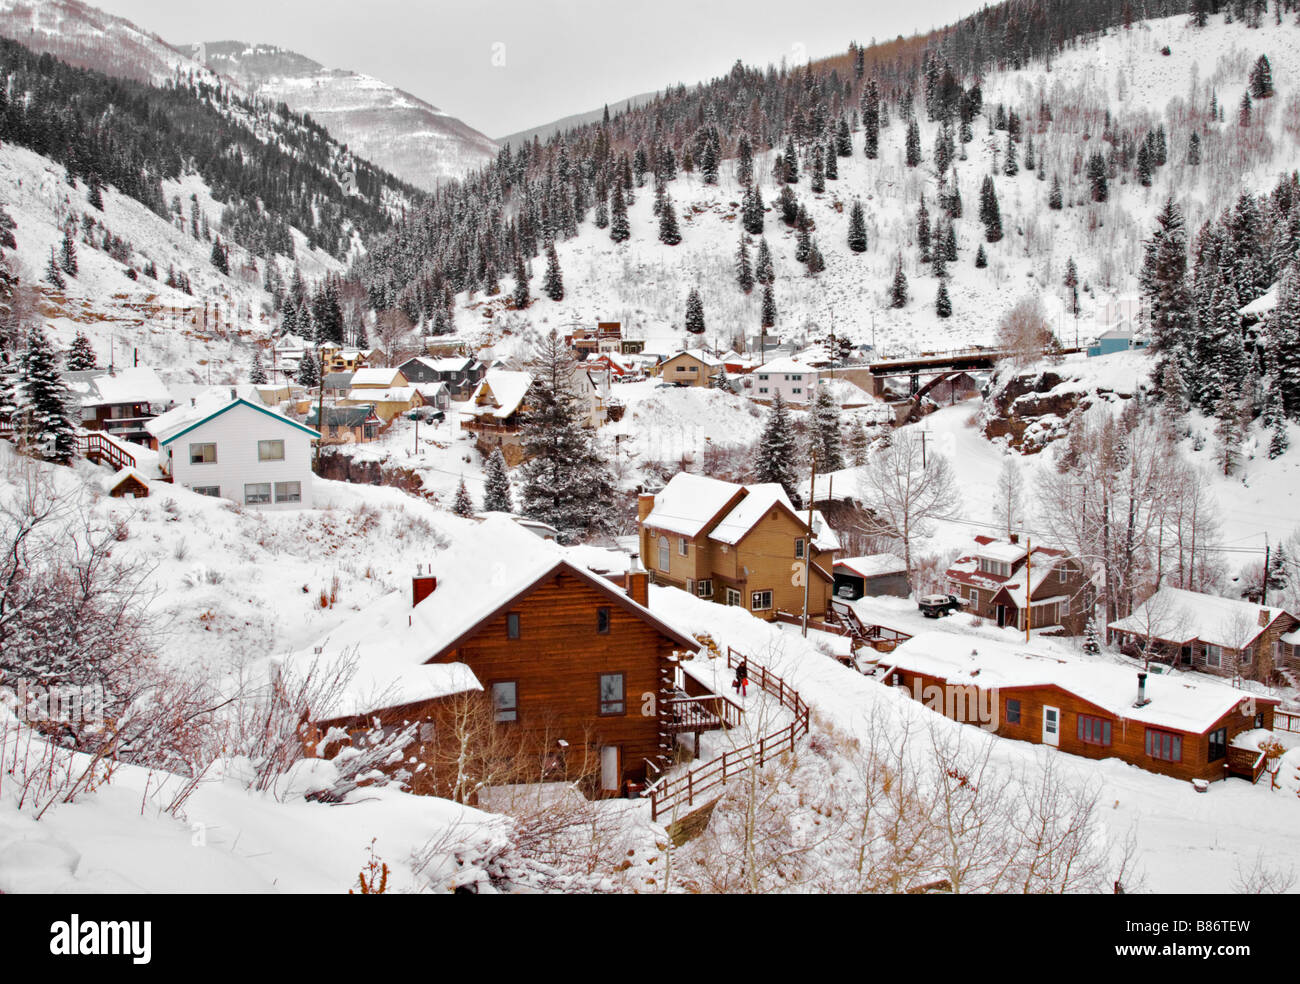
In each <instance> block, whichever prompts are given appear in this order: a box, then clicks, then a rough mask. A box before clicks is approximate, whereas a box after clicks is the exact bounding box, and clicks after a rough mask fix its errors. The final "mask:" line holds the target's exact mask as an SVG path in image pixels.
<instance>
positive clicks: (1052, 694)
mask: <svg viewBox="0 0 1300 984" xmlns="http://www.w3.org/2000/svg"><path fill="white" fill-rule="evenodd" d="M886 682H888V683H890V684H893V685H897V686H901V687H903V688H904V689H905V690H906V691H907V693H908V694H909V695H912V696H915V695H916V693H917V691H916V687H917V685H918V684H919V686H920V693H921V695H922V697H924V695H925V688H926V687H929V686H937V687H939V688H940V689H941V690H944V689H945V688H946V685H947V681H946V680H944V679H943V678H940V677H934V676H930V675H928V674H924V673H914V672H911V671H909V670H903V669H898V668H891V669H890V671H889V672H888V674H887V676H886ZM954 686H955V687H962V688H963V689H965V685H962V684H955V685H954ZM1136 688H1137V681H1136V678H1135V680H1134V691H1135V693H1134V696H1136ZM969 690H971V691H976V692H977V693H976V694H975V695H974V697H975V699H974V700H963V701H953V702H951V704H950V702H948V701H946V700H945V702H944V706H943V707H942V708H939V709H938V710H939V712H940V713H942V714H944V716H946V717H950V718H952V719H953V720H955V721H960V722H962V723H964V724H972V725H979V724H980V721H979V720H978V718H977V717H976V718H972V717H971V715H969V714H967V715H962V714H960V713H958V712H960V711H962V710H969V709H970V708H971V707H976V708H978V707H979V706H980V702H981V701H987V700H988V699H989V698H987V697H986V696H985V694H986V693H987V691H984V690H981V689H980V688H978V687H970V688H969ZM1247 697H1248V695H1247V694H1245V693H1243V694H1242V699H1243V700H1244V699H1246V698H1247ZM997 699H998V706H997V728H996V729H995V730H994V733H995V734H997V735H998V736H1000V737H1002V738H1014V739H1016V740H1017V741H1028V742H1033V743H1034V744H1043V707H1044V706H1048V707H1055V708H1056V709H1057V710H1058V712H1059V716H1058V720H1057V728H1058V731H1057V738H1058V742H1059V744H1058V745H1057V747H1058V748H1060V750H1061V751H1063V752H1069V753H1070V754H1071V755H1080V756H1082V757H1084V758H1090V759H1105V758H1119V759H1123V760H1124V761H1125V762H1129V763H1130V764H1132V765H1136V766H1138V767H1139V768H1142V769H1146V770H1147V771H1148V772H1158V773H1160V774H1162V775H1167V776H1173V777H1174V778H1177V779H1209V780H1214V779H1223V778H1226V776H1227V774H1228V758H1227V757H1226V756H1224V757H1221V758H1217V759H1213V760H1211V759H1210V758H1209V736H1210V734H1211V733H1212V732H1214V731H1216V730H1218V729H1220V728H1223V729H1224V730H1225V732H1226V738H1225V743H1226V744H1227V745H1229V746H1230V745H1231V744H1232V739H1233V738H1234V737H1235V736H1236V735H1238V734H1240V733H1241V732H1243V731H1249V730H1251V729H1253V728H1254V727H1255V718H1254V717H1252V716H1249V715H1245V714H1242V713H1241V711H1240V710H1239V709H1238V708H1236V707H1233V708H1232V709H1230V710H1229V711H1228V712H1227V713H1225V714H1224V715H1223V716H1221V717H1220V718H1219V719H1218V720H1217V721H1215V722H1214V724H1212V725H1210V727H1208V728H1206V729H1205V730H1204V731H1202V732H1199V733H1197V732H1188V731H1181V730H1179V729H1177V728H1172V727H1167V726H1166V727H1162V726H1157V725H1147V724H1146V723H1145V722H1142V721H1134V720H1131V719H1129V718H1123V717H1118V716H1116V715H1115V714H1114V713H1112V712H1111V711H1108V710H1106V709H1105V708H1103V707H1099V706H1097V705H1096V704H1093V703H1091V702H1089V701H1086V700H1084V699H1083V698H1081V697H1078V696H1076V695H1075V694H1073V693H1070V692H1069V691H1067V690H1063V689H1062V688H1060V687H1058V686H1055V685H1049V686H1043V687H1004V688H1001V689H1000V690H998V691H997ZM1008 700H1018V701H1019V702H1020V721H1019V723H1012V722H1009V721H1008V720H1007V701H1008ZM1259 711H1260V713H1261V714H1262V715H1263V727H1264V728H1266V729H1269V730H1272V728H1273V721H1274V713H1273V705H1272V704H1260V705H1259ZM1081 714H1082V715H1085V716H1087V717H1092V718H1100V719H1101V720H1102V721H1108V722H1110V725H1111V743H1110V744H1109V745H1099V744H1095V743H1092V742H1086V741H1082V740H1080V738H1079V715H1081ZM1148 729H1150V730H1155V731H1162V732H1166V733H1169V734H1173V735H1177V736H1179V737H1180V738H1181V739H1182V754H1181V761H1178V762H1168V761H1165V760H1163V759H1157V758H1154V757H1152V756H1151V755H1149V754H1148V753H1147V748H1146V734H1147V731H1148Z"/></svg>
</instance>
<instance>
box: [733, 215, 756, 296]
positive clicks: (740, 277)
mask: <svg viewBox="0 0 1300 984" xmlns="http://www.w3.org/2000/svg"><path fill="white" fill-rule="evenodd" d="M736 284H737V285H738V286H739V287H740V290H741V292H742V293H744V294H748V293H750V292H752V291H753V289H754V268H753V265H752V264H751V263H750V261H749V238H748V237H747V236H746V235H745V231H744V230H743V229H742V230H741V231H740V244H739V245H738V246H737V247H736Z"/></svg>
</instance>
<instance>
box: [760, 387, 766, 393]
mask: <svg viewBox="0 0 1300 984" xmlns="http://www.w3.org/2000/svg"><path fill="white" fill-rule="evenodd" d="M758 391H759V392H760V393H766V392H767V387H766V386H760V387H759V388H758Z"/></svg>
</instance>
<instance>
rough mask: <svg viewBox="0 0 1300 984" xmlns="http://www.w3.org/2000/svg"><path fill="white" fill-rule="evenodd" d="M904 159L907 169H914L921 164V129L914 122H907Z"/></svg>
mask: <svg viewBox="0 0 1300 984" xmlns="http://www.w3.org/2000/svg"><path fill="white" fill-rule="evenodd" d="M904 159H905V162H906V164H907V166H908V167H916V165H918V164H920V163H921V129H920V127H919V126H917V123H916V120H909V121H908V124H907V145H906V150H905V158H904Z"/></svg>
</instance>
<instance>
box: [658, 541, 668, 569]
mask: <svg viewBox="0 0 1300 984" xmlns="http://www.w3.org/2000/svg"><path fill="white" fill-rule="evenodd" d="M669 567H670V563H669V557H668V537H666V536H661V537H660V538H659V569H660V570H661V571H666V570H668V569H669Z"/></svg>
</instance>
